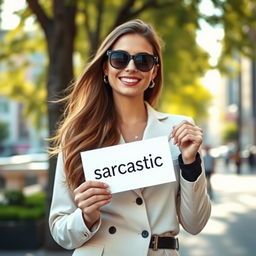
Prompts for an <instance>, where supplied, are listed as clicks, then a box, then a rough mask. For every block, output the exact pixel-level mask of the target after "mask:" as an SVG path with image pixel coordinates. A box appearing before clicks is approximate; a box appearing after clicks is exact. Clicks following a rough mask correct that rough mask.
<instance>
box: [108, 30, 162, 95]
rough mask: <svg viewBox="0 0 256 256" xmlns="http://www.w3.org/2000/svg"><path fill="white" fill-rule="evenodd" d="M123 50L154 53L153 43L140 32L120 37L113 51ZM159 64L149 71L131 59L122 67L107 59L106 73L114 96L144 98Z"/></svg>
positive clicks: (130, 52)
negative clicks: (113, 65)
mask: <svg viewBox="0 0 256 256" xmlns="http://www.w3.org/2000/svg"><path fill="white" fill-rule="evenodd" d="M116 50H121V51H125V52H127V53H128V54H130V55H136V54H138V53H148V54H151V55H153V48H152V46H151V44H150V43H149V42H148V41H147V40H146V39H145V38H144V37H142V36H140V35H138V34H127V35H124V36H122V37H120V38H119V39H118V40H117V41H116V43H115V44H114V45H113V47H112V51H116ZM157 69H158V65H154V66H153V68H152V69H151V70H149V71H147V72H143V71H140V70H139V69H138V68H137V67H136V66H135V63H134V60H133V59H131V60H130V61H129V63H128V65H127V66H126V67H124V68H122V69H116V68H114V67H112V66H111V64H110V62H109V61H107V63H106V65H105V66H104V74H105V75H107V76H108V81H109V84H110V86H111V87H112V91H113V96H114V98H116V97H130V98H139V99H141V100H143V99H144V91H145V90H146V89H147V88H148V86H149V84H150V82H151V81H152V80H154V78H155V77H156V74H157Z"/></svg>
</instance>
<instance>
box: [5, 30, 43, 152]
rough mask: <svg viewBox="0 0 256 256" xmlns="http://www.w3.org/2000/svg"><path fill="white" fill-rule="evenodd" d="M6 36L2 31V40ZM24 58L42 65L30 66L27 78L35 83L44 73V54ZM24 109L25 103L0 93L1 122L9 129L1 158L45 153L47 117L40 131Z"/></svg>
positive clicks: (34, 54)
mask: <svg viewBox="0 0 256 256" xmlns="http://www.w3.org/2000/svg"><path fill="white" fill-rule="evenodd" d="M4 34H5V31H0V40H1V38H2V37H3V35H4ZM24 58H27V60H28V61H31V62H33V63H40V64H39V65H30V66H29V67H28V69H27V70H26V76H27V77H26V78H27V79H28V80H29V81H31V82H33V81H35V78H36V76H38V75H39V74H40V73H41V72H42V69H43V67H42V65H41V63H42V62H43V59H42V58H43V56H42V54H38V53H33V54H32V55H31V56H24ZM40 67H41V68H40ZM5 70H6V67H5V65H4V64H3V63H0V72H4V71H5ZM0 86H1V85H0ZM28 100H29V99H28ZM42 104H45V103H42ZM23 109H24V104H23V103H21V102H18V101H15V100H13V99H11V98H8V97H7V96H6V95H1V91H0V122H2V123H5V124H6V125H7V129H8V136H7V137H6V138H5V139H4V140H3V141H0V143H1V147H0V149H1V150H0V156H1V155H2V156H8V155H14V154H24V153H37V152H42V151H44V149H45V147H46V141H45V138H46V137H47V120H46V117H42V118H43V120H44V122H45V126H44V128H42V129H41V130H40V131H38V130H37V129H36V128H35V126H34V125H33V123H32V121H31V120H30V119H29V118H28V117H25V116H24V114H23Z"/></svg>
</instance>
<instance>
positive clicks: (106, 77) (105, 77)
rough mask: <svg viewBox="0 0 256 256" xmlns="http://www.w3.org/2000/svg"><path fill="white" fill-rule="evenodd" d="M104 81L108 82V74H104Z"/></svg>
mask: <svg viewBox="0 0 256 256" xmlns="http://www.w3.org/2000/svg"><path fill="white" fill-rule="evenodd" d="M103 81H104V83H105V84H108V76H106V75H104V77H103Z"/></svg>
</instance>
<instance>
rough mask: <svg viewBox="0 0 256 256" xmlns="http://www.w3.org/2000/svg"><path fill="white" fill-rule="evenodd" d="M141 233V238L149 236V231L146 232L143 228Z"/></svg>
mask: <svg viewBox="0 0 256 256" xmlns="http://www.w3.org/2000/svg"><path fill="white" fill-rule="evenodd" d="M141 235H142V237H143V238H147V237H148V236H149V233H148V231H147V230H143V231H142V233H141Z"/></svg>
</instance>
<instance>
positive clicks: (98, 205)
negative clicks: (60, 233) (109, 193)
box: [82, 199, 111, 215]
mask: <svg viewBox="0 0 256 256" xmlns="http://www.w3.org/2000/svg"><path fill="white" fill-rule="evenodd" d="M110 201H111V199H106V200H102V201H99V202H97V203H95V204H93V205H91V206H89V207H86V208H83V209H82V211H83V213H84V214H85V215H90V214H92V213H95V211H99V210H100V208H101V207H102V206H104V205H106V204H108V203H109V202H110Z"/></svg>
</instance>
